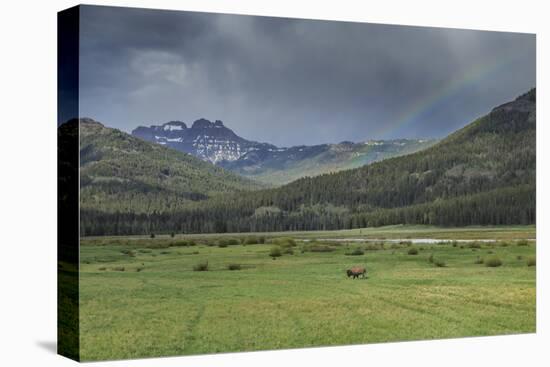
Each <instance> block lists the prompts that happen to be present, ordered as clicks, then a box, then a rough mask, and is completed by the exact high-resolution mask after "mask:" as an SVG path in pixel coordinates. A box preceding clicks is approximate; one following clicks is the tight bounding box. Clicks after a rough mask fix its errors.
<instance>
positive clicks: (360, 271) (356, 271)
mask: <svg viewBox="0 0 550 367" xmlns="http://www.w3.org/2000/svg"><path fill="white" fill-rule="evenodd" d="M346 273H347V274H348V278H349V277H351V276H353V279H355V278H358V277H359V275H361V276H362V277H363V278H364V277H365V274H367V269H365V268H364V267H362V266H354V267H353V268H351V269H348V270H346Z"/></svg>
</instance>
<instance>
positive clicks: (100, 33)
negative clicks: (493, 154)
mask: <svg viewBox="0 0 550 367" xmlns="http://www.w3.org/2000/svg"><path fill="white" fill-rule="evenodd" d="M80 29H81V43H80V49H81V63H80V66H81V68H80V97H81V100H80V113H81V116H89V117H93V118H95V119H97V120H99V121H102V122H104V123H105V124H106V125H108V126H112V127H116V128H119V129H122V130H125V131H131V130H132V129H133V128H135V127H136V126H137V125H150V124H160V123H163V122H167V121H170V120H182V121H185V122H188V123H190V122H192V121H194V120H196V119H198V118H200V117H204V118H207V119H210V120H214V119H220V120H223V121H224V123H225V124H226V125H227V126H229V127H230V128H232V129H233V130H235V132H237V133H238V134H239V135H241V136H243V137H245V138H248V139H253V140H259V141H268V142H271V143H274V144H277V145H281V146H289V145H298V144H316V143H325V142H339V141H343V140H351V141H361V140H366V139H371V138H372V139H377V138H400V137H442V136H445V135H446V134H448V133H449V132H452V131H454V130H456V129H457V128H460V127H462V126H463V125H465V124H466V123H468V122H470V121H471V120H473V119H474V118H476V117H478V116H480V115H483V114H484V113H486V112H488V111H489V110H490V109H491V108H492V107H494V106H495V105H498V104H500V103H503V102H506V101H507V100H509V99H512V98H514V97H516V96H517V95H518V94H521V93H523V92H525V91H527V90H528V89H530V88H532V87H534V86H535V36H534V35H532V34H518V33H503V32H483V31H469V30H456V29H443V28H420V27H405V26H390V25H379V24H364V23H346V22H331V21H315V20H299V19H284V18H270V17H252V16H240V15H220V14H207V13H194V12H176V11H173V12H172V11H156V10H155V11H153V10H144V9H128V8H113V7H94V6H83V7H82V8H81V28H80Z"/></svg>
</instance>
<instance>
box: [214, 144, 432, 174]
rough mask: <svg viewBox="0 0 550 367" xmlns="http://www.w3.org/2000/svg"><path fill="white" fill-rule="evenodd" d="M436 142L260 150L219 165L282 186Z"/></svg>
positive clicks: (420, 148)
mask: <svg viewBox="0 0 550 367" xmlns="http://www.w3.org/2000/svg"><path fill="white" fill-rule="evenodd" d="M436 142H437V140H434V139H398V140H370V141H367V142H364V143H352V142H342V143H339V144H322V145H312V146H296V147H291V148H284V149H278V150H276V151H268V152H265V151H263V152H262V151H260V150H257V151H251V152H249V153H247V154H245V155H244V156H243V157H242V158H240V159H239V160H236V161H232V162H221V163H220V165H221V166H222V167H224V168H226V169H228V170H230V171H233V172H236V173H238V174H240V175H242V176H246V177H249V178H252V179H254V180H257V181H260V182H264V183H266V184H275V185H282V184H286V183H289V182H292V181H294V180H296V179H299V178H302V177H306V176H317V175H320V174H323V173H330V172H338V171H343V170H346V169H352V168H357V167H361V166H364V165H366V164H370V163H373V162H376V161H380V160H383V159H387V158H391V157H396V156H400V155H405V154H409V153H414V152H416V151H419V150H422V149H425V148H427V147H430V146H432V145H433V144H435V143H436Z"/></svg>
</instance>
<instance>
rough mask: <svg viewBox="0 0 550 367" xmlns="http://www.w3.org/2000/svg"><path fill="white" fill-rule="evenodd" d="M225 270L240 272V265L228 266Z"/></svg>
mask: <svg viewBox="0 0 550 367" xmlns="http://www.w3.org/2000/svg"><path fill="white" fill-rule="evenodd" d="M227 270H241V264H229V265H227Z"/></svg>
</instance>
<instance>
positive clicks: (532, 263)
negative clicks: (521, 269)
mask: <svg viewBox="0 0 550 367" xmlns="http://www.w3.org/2000/svg"><path fill="white" fill-rule="evenodd" d="M527 266H537V258H536V257H534V256H532V257H530V258H528V259H527Z"/></svg>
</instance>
